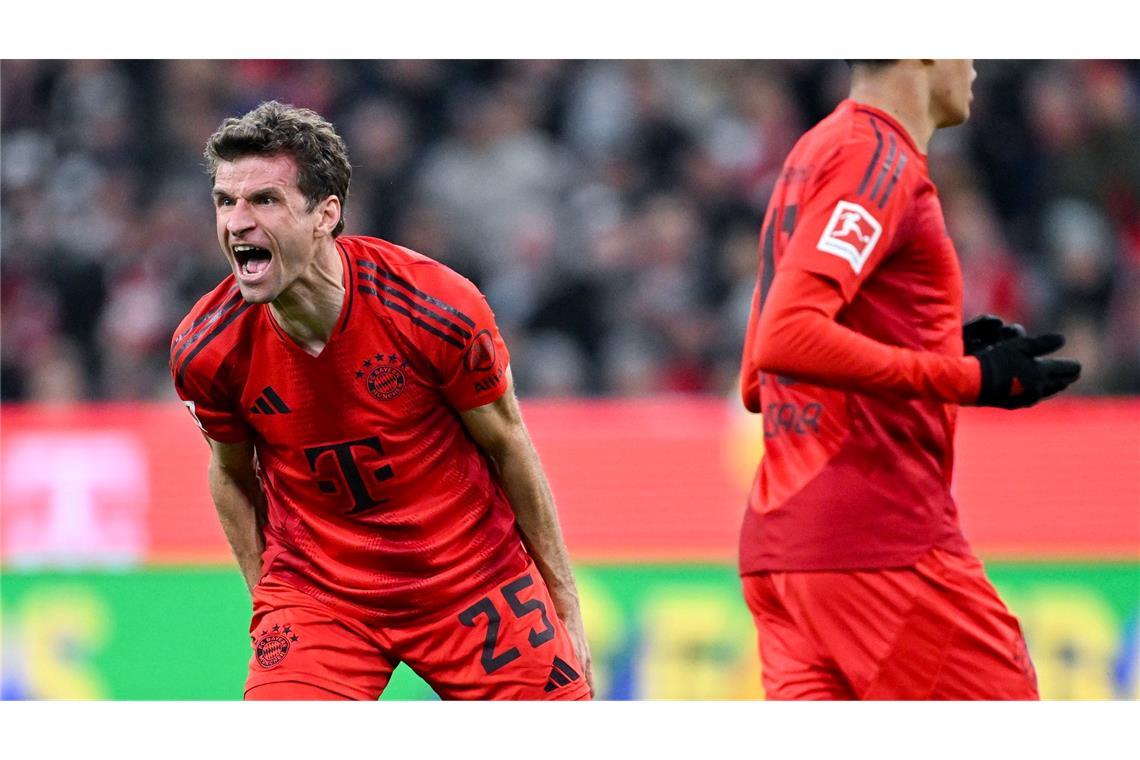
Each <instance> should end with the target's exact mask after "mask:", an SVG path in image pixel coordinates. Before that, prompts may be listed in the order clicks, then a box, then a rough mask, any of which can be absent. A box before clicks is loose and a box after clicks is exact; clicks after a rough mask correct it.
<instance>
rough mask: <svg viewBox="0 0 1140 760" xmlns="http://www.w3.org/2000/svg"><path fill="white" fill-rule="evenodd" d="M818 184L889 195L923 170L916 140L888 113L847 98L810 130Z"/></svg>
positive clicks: (911, 183)
mask: <svg viewBox="0 0 1140 760" xmlns="http://www.w3.org/2000/svg"><path fill="white" fill-rule="evenodd" d="M809 135H810V137H811V141H812V147H813V150H814V152H815V154H816V158H817V161H816V162H815V163H816V165H817V166H818V167H819V169H820V170H819V171H818V172H817V174H816V181H817V183H818V185H823V184H827V183H830V182H838V183H840V184H842V185H843V186H845V187H849V189H853V190H855V191H856V192H857V193H858V194H860V195H868V194H869V195H871V196H875V197H873V198H871V200H872V201H878V200H880V197H881V196H883V195H886V191H887V188H895V187H900V186H901V187H910V186H913V185H914V184H915V183H916V182H917V181H920V180H921V178H922V177H923V176H924V172H925V169H924V167H925V159H924V158H923V156H922V154H921V153H920V152H919V151H918V149H917V147H916V146H915V144H914V141H913V140H912V139H911V137H910V136H909V135H908V134H907V133H906V131H905V130H904V129H903V128H902V126H901V125H900V124H899V123H898V122H897V121H895V119H894V118H892V117H891V116H890V115H888V114H886V113H885V112H883V111H880V110H878V109H875V108H872V107H870V106H866V105H863V104H861V103H857V102H855V101H853V100H845V101H843V102H842V103H841V104H840V105H839V106H838V107H837V108H836V109H835V110H834V111H833V112H832V113H831V114H830V115H829V116H828V117H826V118H825V119H824V120H823V121H821V122H820V123H819V124H817V125H816V127H814V128H813V129H812V131H811V132H810V133H809Z"/></svg>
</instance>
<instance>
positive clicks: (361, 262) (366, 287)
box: [356, 259, 475, 349]
mask: <svg viewBox="0 0 1140 760" xmlns="http://www.w3.org/2000/svg"><path fill="white" fill-rule="evenodd" d="M356 263H357V265H358V266H359V267H360V269H359V270H358V274H357V277H358V279H359V281H360V282H359V284H358V285H357V291H358V292H360V293H362V294H363V295H367V296H372V297H374V298H376V299H378V300H379V301H380V302H381V303H382V304H384V306H386V307H388V308H389V309H391V310H392V311H394V312H396V313H397V314H402V315H403V316H405V317H407V318H408V319H410V320H411V322H412V323H413V324H415V325H417V326H418V327H421V328H423V329H424V330H425V331H426V332H427V333H429V334H430V335H434V336H435V337H437V338H439V339H440V340H442V341H443V342H445V343H449V344H451V345H453V346H455V347H456V348H460V349H462V348H463V347H464V346H465V345H466V342H467V341H469V340H470V339H471V330H469V329H467V328H465V327H464V326H463V325H467V327H469V328H472V329H474V328H475V320H473V319H471V317H469V316H467V315H466V314H464V313H463V312H462V311H460V310H459V309H457V308H455V307H454V306H452V305H451V304H448V303H446V302H445V301H443V300H441V299H439V298H437V297H435V296H433V295H430V294H429V293H425V292H424V291H422V290H420V289H419V288H417V287H415V286H414V285H412V284H411V283H410V282H408V281H407V280H405V279H404V278H403V277H400V276H399V275H398V274H396V273H394V272H390V271H388V270H386V269H384V268H383V267H381V266H379V265H378V264H375V263H373V262H371V261H367V260H365V259H357V260H356ZM425 320H430V322H429V321H425Z"/></svg>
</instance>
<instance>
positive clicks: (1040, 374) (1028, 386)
mask: <svg viewBox="0 0 1140 760" xmlns="http://www.w3.org/2000/svg"><path fill="white" fill-rule="evenodd" d="M1063 345H1065V338H1064V336H1062V335H1057V334H1055V333H1054V334H1048V335H1040V336H1037V337H1034V338H1027V337H1025V336H1024V335H1019V336H1017V337H1013V338H1008V339H1006V340H1002V341H999V342H998V343H995V344H993V345H990V346H986V347H985V348H982V349H981V350H979V351H978V352H977V353H975V354H974V355H975V356H977V357H978V361H979V362H980V363H981V365H982V392H981V394H980V395H979V396H978V400H977V401H976V402H975V404H976V405H977V406H997V407H1001V408H1002V409H1022V408H1024V407H1027V406H1033V405H1034V404H1036V403H1037V402H1038V401H1040V400H1041V399H1044V398H1049V397H1050V396H1052V395H1053V394H1055V393H1060V392H1061V391H1063V390H1064V389H1065V388H1067V387H1069V385H1070V384H1072V383H1073V382H1074V381H1075V380H1076V379H1077V378H1078V377H1080V376H1081V364H1080V362H1077V361H1074V360H1072V359H1044V358H1041V357H1044V356H1046V355H1048V354H1051V353H1053V352H1054V351H1056V350H1057V349H1059V348H1060V347H1061V346H1063Z"/></svg>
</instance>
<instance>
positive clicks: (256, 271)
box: [233, 244, 273, 277]
mask: <svg viewBox="0 0 1140 760" xmlns="http://www.w3.org/2000/svg"><path fill="white" fill-rule="evenodd" d="M233 252H234V259H235V260H236V261H237V265H238V271H239V272H241V273H242V274H243V275H246V276H248V277H257V276H258V275H260V274H261V273H263V272H264V271H265V270H266V269H269V263H270V262H271V261H272V260H273V254H272V253H271V252H269V251H268V250H267V249H265V248H259V247H258V246H256V245H245V244H242V245H235V246H234V247H233Z"/></svg>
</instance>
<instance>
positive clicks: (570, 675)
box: [543, 657, 581, 691]
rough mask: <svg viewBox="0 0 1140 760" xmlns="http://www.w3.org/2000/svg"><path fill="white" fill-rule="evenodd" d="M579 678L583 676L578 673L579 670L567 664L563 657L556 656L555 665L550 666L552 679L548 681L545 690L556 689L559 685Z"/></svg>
mask: <svg viewBox="0 0 1140 760" xmlns="http://www.w3.org/2000/svg"><path fill="white" fill-rule="evenodd" d="M579 678H581V676H579V675H578V671H576V670H574V668H572V667H570V666H569V665H567V664H566V662H565V661H564V660H563V659H562V658H561V657H555V658H554V665H553V667H551V668H550V680H549V681H547V682H546V688H545V689H543V691H554V690H555V689H557V688H558V687H559V686H565V685H566V684H568V683H571V682H573V681H577V680H578V679H579Z"/></svg>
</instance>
